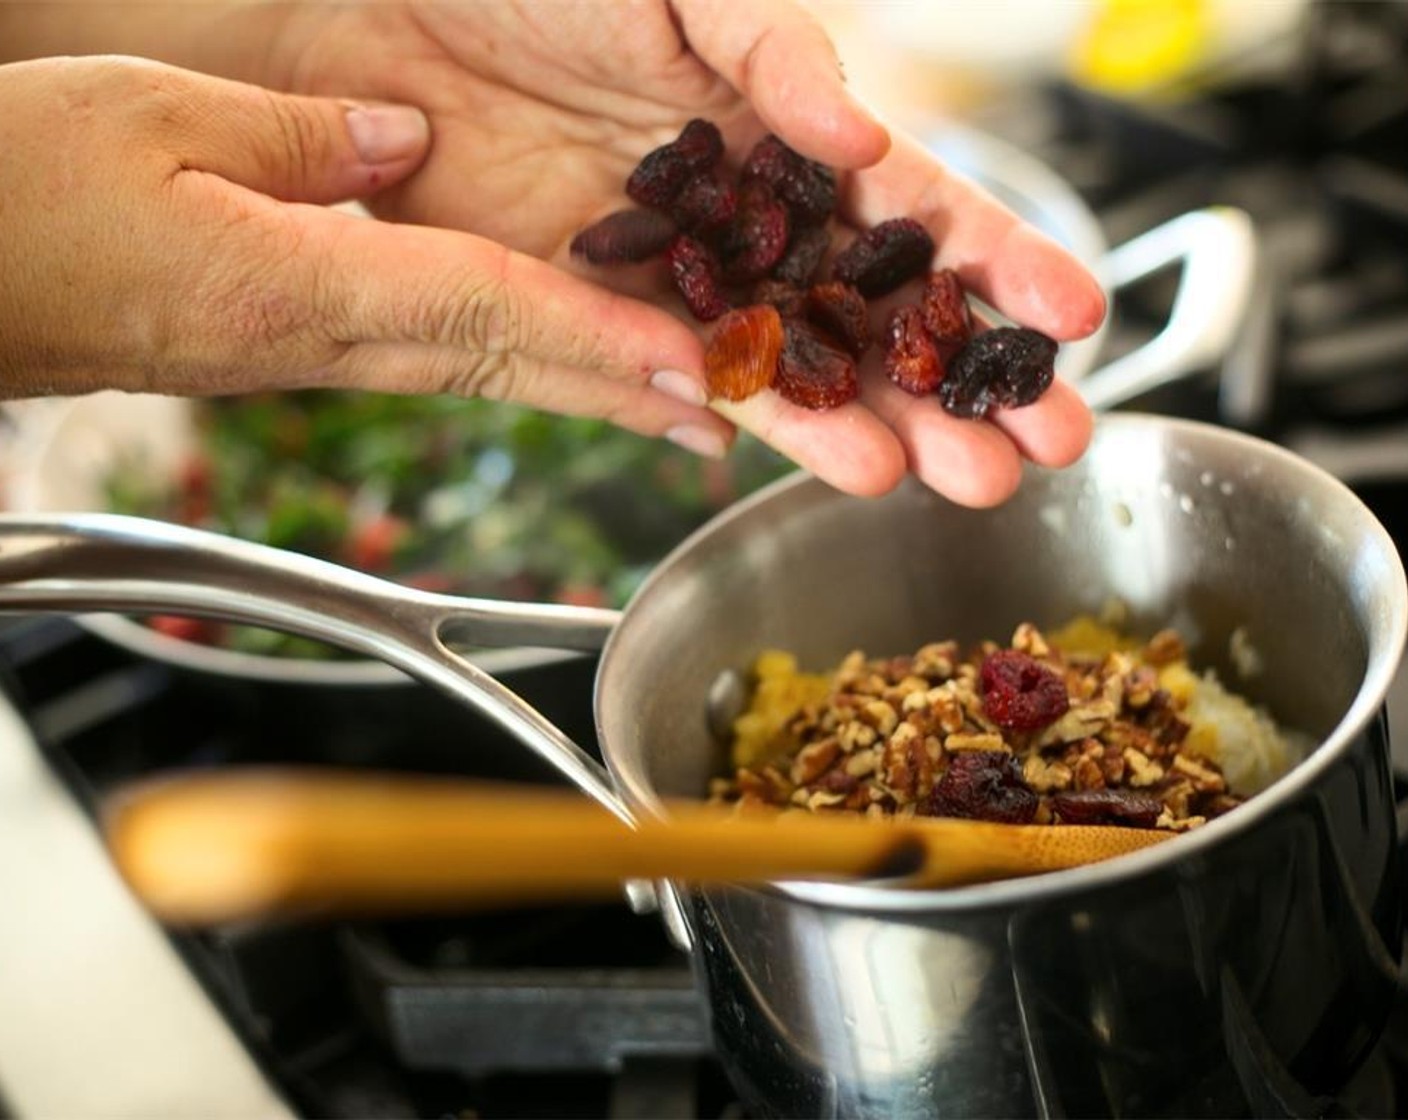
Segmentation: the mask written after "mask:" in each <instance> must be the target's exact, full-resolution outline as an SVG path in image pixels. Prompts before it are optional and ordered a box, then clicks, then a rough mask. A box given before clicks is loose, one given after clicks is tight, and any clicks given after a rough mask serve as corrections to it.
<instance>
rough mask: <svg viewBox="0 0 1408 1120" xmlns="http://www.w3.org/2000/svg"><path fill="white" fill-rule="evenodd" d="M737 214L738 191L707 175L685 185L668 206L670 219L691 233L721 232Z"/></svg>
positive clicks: (695, 178)
mask: <svg viewBox="0 0 1408 1120" xmlns="http://www.w3.org/2000/svg"><path fill="white" fill-rule="evenodd" d="M737 213H738V192H736V191H735V190H734V189H733V188H732V187H731V186H729V184H727V183H725V182H722V181H720V180H719V179H718V178H716V177H715V176H714V175H712V174H710V173H708V172H705V173H704V174H703V175H696V176H695V177H694V178H693V179H691V180H690V181H689V182H687V183H686V184H685V185H684V186H683V187H682V188H681V189H680V193H679V194H677V195H675V198H674V201H673V202H671V203H670V217H672V218H673V219H674V220H675V222H676V223H677V224H678V225H679V227H680V229H683V230H688V231H690V232H700V233H707V232H709V231H711V230H717V229H723V228H724V227H725V226H727V225H728V224H729V222H731V221H733V218H734V215H735V214H737Z"/></svg>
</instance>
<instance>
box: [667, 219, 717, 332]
mask: <svg viewBox="0 0 1408 1120" xmlns="http://www.w3.org/2000/svg"><path fill="white" fill-rule="evenodd" d="M665 259H666V260H667V261H668V262H669V265H670V275H671V277H672V278H673V279H674V281H675V287H676V288H678V289H679V293H680V295H681V296H683V297H684V302H685V306H686V307H688V308H689V310H690V313H691V314H692V315H693V316H694V317H695V318H696V319H699V320H700V321H702V322H705V323H707V322H709V321H710V320H713V319H717V318H718V317H719V316H720V315H722V314H723V313H724V312H726V311H727V310H728V309H729V307H730V306H731V305H730V304H729V301H728V297H727V296H726V295H725V294H724V289H723V282H722V279H721V276H720V269H719V258H718V257H716V256H714V251H713V250H712V249H710V248H709V246H707V245H705V244H704V242H702V241H699V240H696V239H695V238H693V237H690V236H689V235H688V234H684V233H682V234H680V235H679V236H678V237H676V238H675V239H674V240H673V241H672V242H670V247H669V248H668V249H667V250H666V251H665Z"/></svg>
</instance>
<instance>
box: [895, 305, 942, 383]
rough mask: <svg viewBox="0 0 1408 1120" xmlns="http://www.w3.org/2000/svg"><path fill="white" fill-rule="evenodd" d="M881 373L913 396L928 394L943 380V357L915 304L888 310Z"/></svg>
mask: <svg viewBox="0 0 1408 1120" xmlns="http://www.w3.org/2000/svg"><path fill="white" fill-rule="evenodd" d="M885 373H886V375H887V376H888V377H889V379H890V380H891V381H893V382H894V383H895V384H896V385H898V386H899V387H900V388H901V389H903V390H904V391H905V392H906V393H913V394H914V395H915V396H916V397H922V396H924V395H925V394H927V393H932V392H933V391H934V390H935V389H937V388H938V387H939V383H940V382H941V381H943V379H944V362H943V357H942V355H941V354H940V353H939V348H938V346H936V345H935V343H934V339H933V337H932V336H931V335H930V334H929V331H928V330H927V329H926V328H925V326H924V314H923V312H922V311H921V310H920V309H919V308H918V307H915V306H913V305H909V306H905V307H897V308H895V310H894V311H892V312H891V313H890V318H889V320H888V321H887V322H886V324H885Z"/></svg>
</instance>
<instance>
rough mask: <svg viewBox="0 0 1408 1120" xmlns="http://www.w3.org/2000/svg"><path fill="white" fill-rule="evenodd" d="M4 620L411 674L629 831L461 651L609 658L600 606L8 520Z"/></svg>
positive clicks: (2, 535)
mask: <svg viewBox="0 0 1408 1120" xmlns="http://www.w3.org/2000/svg"><path fill="white" fill-rule="evenodd" d="M0 611H3V612H23V613H31V614H32V613H63V614H80V613H83V612H86V611H120V612H124V613H136V614H142V613H161V614H166V613H173V614H184V615H197V616H200V617H204V618H213V619H220V620H223V621H226V622H238V623H245V624H248V625H252V626H266V627H271V628H273V629H277V630H282V631H287V632H289V633H294V634H300V635H302V636H304V637H307V638H313V639H315V640H318V641H323V642H328V643H330V644H332V645H336V646H339V647H341V648H343V649H348V650H352V651H353V652H356V653H361V654H365V655H366V656H368V657H372V658H375V659H377V660H379V661H384V662H386V663H387V664H389V665H394V666H396V667H397V668H399V669H402V670H403V671H405V672H406V673H409V674H410V675H411V676H414V677H416V678H418V679H420V680H422V681H424V682H425V683H427V684H430V685H433V686H435V687H436V688H439V689H441V690H442V691H444V692H447V693H449V694H450V695H451V696H453V697H455V698H456V699H459V700H462V701H463V702H465V703H467V704H469V705H471V706H473V707H474V708H475V709H476V710H478V711H479V712H481V713H483V714H484V715H486V716H488V717H489V718H490V719H492V720H494V721H495V722H496V723H498V724H499V725H500V726H502V727H503V728H504V729H505V730H506V731H508V732H509V733H510V734H511V735H513V736H515V737H516V738H518V739H519V740H520V741H522V742H523V743H524V744H525V745H526V746H527V747H528V748H529V749H530V750H532V751H533V752H534V753H535V754H537V755H538V756H539V757H540V758H542V759H543V760H544V761H546V762H547V763H549V764H550V765H551V766H553V767H554V768H556V769H557V770H558V771H559V772H560V773H561V774H562V775H563V776H564V777H565V778H566V779H567V780H568V781H569V782H571V783H572V784H573V785H575V786H576V787H577V788H579V789H580V790H582V791H583V792H584V793H585V794H587V795H588V796H589V797H591V798H592V799H593V800H594V801H596V802H597V803H598V804H600V805H602V806H603V807H605V808H606V809H609V810H610V811H611V812H612V813H614V814H615V815H616V816H617V817H619V818H621V819H622V820H624V821H627V822H628V823H629V822H630V821H631V819H632V818H631V814H630V812H629V810H627V808H626V807H625V805H624V803H623V802H622V801H621V799H620V798H619V797H618V796H617V794H616V792H615V790H614V789H613V788H612V786H611V781H610V778H609V776H608V775H607V773H606V771H605V770H604V769H603V768H602V766H601V764H600V763H598V762H597V761H596V760H595V759H594V758H592V757H591V755H589V754H587V752H586V751H584V750H582V748H581V747H579V746H577V744H576V743H574V742H572V740H571V739H569V738H568V737H567V736H566V735H564V734H563V733H562V732H561V731H560V730H558V728H557V727H555V726H554V725H553V724H552V723H551V722H550V721H549V720H548V719H546V718H545V717H544V716H542V715H540V714H539V713H538V712H537V711H536V710H534V708H533V707H532V706H531V705H530V704H528V703H527V702H526V701H525V700H523V699H522V698H521V697H520V696H518V695H517V694H516V693H515V692H513V690H512V689H509V688H507V687H505V686H504V685H503V684H501V683H499V682H498V681H497V680H495V679H494V678H493V677H492V676H490V675H489V674H488V673H486V672H485V671H484V670H483V669H480V668H478V667H477V666H475V665H474V664H472V663H471V662H469V661H468V660H466V659H465V658H464V657H462V656H460V655H459V654H458V653H456V652H455V651H454V649H452V648H451V643H454V644H459V645H465V646H470V645H476V646H481V647H482V646H540V647H546V648H550V649H564V650H580V651H583V652H596V651H599V650H600V649H601V647H602V645H603V644H604V643H605V641H606V637H607V635H608V634H609V633H610V632H611V630H612V629H613V628H614V627H615V625H616V623H617V622H618V621H619V620H620V614H619V612H616V611H610V610H599V609H596V608H590V607H571V606H556V605H547V604H531V603H508V602H499V601H497V600H489V599H471V598H458V597H454V596H449V595H435V594H432V593H430V592H426V591H417V590H414V589H411V588H406V587H401V586H400V585H398V584H394V583H390V582H388V581H386V580H382V579H377V578H376V577H375V576H369V575H365V574H363V573H361V572H355V571H351V570H350V569H347V568H342V567H339V566H338V565H336V564H330V563H327V562H325V561H322V560H315V559H313V558H312V557H308V556H299V555H295V554H292V553H288V552H282V551H280V550H278V549H274V548H270V547H268V546H266V545H259V544H252V543H250V542H248V541H240V540H235V539H232V538H230V537H225V536H221V535H219V534H216V533H208V532H204V531H202V530H199V529H188V528H185V527H183V526H178V525H170V524H167V523H165V522H160V521H151V520H146V519H144V518H138V517H126V516H122V515H118V514H104V513H81V514H55V515H50V516H33V515H29V514H0Z"/></svg>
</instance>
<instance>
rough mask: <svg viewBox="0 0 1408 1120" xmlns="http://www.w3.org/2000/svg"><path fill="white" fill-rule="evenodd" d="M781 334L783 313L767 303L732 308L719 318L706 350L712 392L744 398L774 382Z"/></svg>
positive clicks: (725, 396) (705, 373) (709, 384)
mask: <svg viewBox="0 0 1408 1120" xmlns="http://www.w3.org/2000/svg"><path fill="white" fill-rule="evenodd" d="M782 336H783V330H782V316H780V315H779V314H778V313H777V308H775V307H769V306H767V305H765V304H764V305H760V306H755V307H744V308H742V309H740V310H738V311H730V312H729V313H728V314H727V315H725V316H724V317H723V318H722V319H720V320H719V322H718V325H717V326H716V327H715V328H714V334H713V337H712V338H711V339H710V340H709V347H708V349H707V350H706V351H705V352H704V376H705V380H706V382H707V384H708V386H709V393H710V395H711V396H715V397H723V399H724V400H726V401H741V400H746V399H747V398H748V397H751V396H752V395H753V394H754V393H759V392H762V390H764V389H766V388H767V387H768V386H769V385H771V384H772V383H773V379H774V377H775V375H776V373H777V368H778V355H779V352H780V351H781V350H782Z"/></svg>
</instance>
